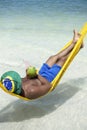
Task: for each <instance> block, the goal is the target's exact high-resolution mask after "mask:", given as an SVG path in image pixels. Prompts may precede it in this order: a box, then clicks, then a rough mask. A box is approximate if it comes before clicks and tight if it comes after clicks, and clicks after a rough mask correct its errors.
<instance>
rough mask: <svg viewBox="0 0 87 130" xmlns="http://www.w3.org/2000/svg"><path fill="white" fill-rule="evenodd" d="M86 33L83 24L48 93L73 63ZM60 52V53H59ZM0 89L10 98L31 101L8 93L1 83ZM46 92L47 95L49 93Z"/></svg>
mask: <svg viewBox="0 0 87 130" xmlns="http://www.w3.org/2000/svg"><path fill="white" fill-rule="evenodd" d="M86 33H87V23H85V25H84V26H83V28H82V29H81V31H80V34H81V36H80V38H79V40H78V41H77V43H76V45H75V47H74V48H73V50H72V52H71V53H70V55H69V57H68V58H67V60H66V62H65V64H64V65H63V67H62V68H61V70H60V72H59V73H58V74H57V76H56V77H55V79H54V80H53V81H52V82H51V88H50V90H49V92H51V91H53V90H54V89H55V87H56V86H57V85H58V83H59V81H60V79H61V78H62V76H63V75H64V73H65V71H66V69H67V68H68V66H69V65H70V63H71V62H72V61H73V59H74V57H75V56H76V54H77V53H78V51H79V49H80V47H81V43H82V40H83V39H84V37H85V35H86ZM71 43H72V40H71V41H70V42H68V43H67V44H66V45H65V46H64V47H63V48H62V50H61V51H63V50H64V49H66V48H67V47H68V46H69V45H70V44H71ZM61 51H60V52H61ZM0 87H1V88H2V89H3V90H4V91H5V92H6V93H8V94H10V95H12V96H16V97H18V98H20V99H23V100H28V101H29V100H31V99H28V98H25V97H22V96H20V95H17V94H15V93H12V92H10V91H8V90H7V89H6V88H5V87H4V86H3V85H2V83H1V82H0ZM49 92H48V93H49Z"/></svg>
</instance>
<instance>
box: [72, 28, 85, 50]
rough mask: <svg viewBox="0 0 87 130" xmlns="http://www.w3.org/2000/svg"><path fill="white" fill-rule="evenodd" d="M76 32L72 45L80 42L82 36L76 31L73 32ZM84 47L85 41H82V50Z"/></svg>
mask: <svg viewBox="0 0 87 130" xmlns="http://www.w3.org/2000/svg"><path fill="white" fill-rule="evenodd" d="M73 32H74V36H73V41H72V43H74V44H75V43H76V42H77V41H78V39H79V38H80V36H81V34H80V33H78V32H77V31H76V30H74V31H73ZM83 47H84V44H83V41H82V44H81V48H83Z"/></svg>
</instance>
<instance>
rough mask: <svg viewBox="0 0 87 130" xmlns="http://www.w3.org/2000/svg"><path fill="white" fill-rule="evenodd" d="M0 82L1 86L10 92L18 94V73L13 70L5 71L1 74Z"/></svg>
mask: <svg viewBox="0 0 87 130" xmlns="http://www.w3.org/2000/svg"><path fill="white" fill-rule="evenodd" d="M1 82H2V84H3V86H4V87H5V88H6V89H7V90H8V91H10V92H13V93H16V94H20V93H21V87H22V81H21V77H20V75H19V74H18V73H17V72H15V71H8V72H5V73H4V74H3V75H2V76H1Z"/></svg>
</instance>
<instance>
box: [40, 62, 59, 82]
mask: <svg viewBox="0 0 87 130" xmlns="http://www.w3.org/2000/svg"><path fill="white" fill-rule="evenodd" d="M60 69H61V66H58V65H57V64H54V65H53V66H52V67H50V66H49V65H48V64H46V63H44V64H43V65H42V67H41V69H40V71H39V74H40V75H41V76H42V77H44V78H46V79H47V80H48V81H49V82H52V81H53V80H54V78H55V77H56V75H57V74H58V73H59V71H60Z"/></svg>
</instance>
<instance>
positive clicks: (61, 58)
mask: <svg viewBox="0 0 87 130" xmlns="http://www.w3.org/2000/svg"><path fill="white" fill-rule="evenodd" d="M79 37H80V35H79V34H78V33H77V32H76V31H74V36H73V41H72V43H71V45H70V46H69V47H67V48H66V49H65V50H63V51H61V52H60V53H57V54H56V55H53V56H51V57H50V58H49V59H48V60H47V61H46V63H47V64H48V65H49V66H50V67H52V66H53V65H54V64H58V65H60V66H63V64H64V63H65V61H66V59H67V58H68V56H69V54H70V52H71V51H72V49H73V48H74V46H75V43H76V42H77V40H78V39H79Z"/></svg>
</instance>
